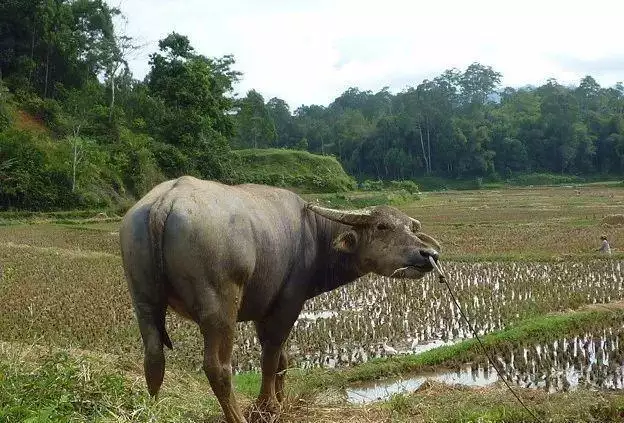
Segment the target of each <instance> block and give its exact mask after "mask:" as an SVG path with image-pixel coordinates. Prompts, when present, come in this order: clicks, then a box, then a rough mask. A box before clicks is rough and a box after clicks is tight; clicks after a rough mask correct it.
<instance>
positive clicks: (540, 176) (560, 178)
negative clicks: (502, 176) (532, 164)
mask: <svg viewBox="0 0 624 423" xmlns="http://www.w3.org/2000/svg"><path fill="white" fill-rule="evenodd" d="M583 182H585V179H583V178H581V177H578V176H573V175H553V174H551V173H531V174H528V175H518V176H516V177H514V178H511V179H510V180H509V183H511V184H513V185H520V186H527V185H560V184H578V183H583Z"/></svg>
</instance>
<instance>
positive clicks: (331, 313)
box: [299, 310, 338, 321]
mask: <svg viewBox="0 0 624 423" xmlns="http://www.w3.org/2000/svg"><path fill="white" fill-rule="evenodd" d="M335 316H338V312H337V311H335V310H320V311H307V312H303V313H301V314H300V315H299V320H312V321H315V320H317V319H329V318H331V317H335Z"/></svg>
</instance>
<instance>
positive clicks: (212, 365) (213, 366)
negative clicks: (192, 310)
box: [199, 299, 246, 423]
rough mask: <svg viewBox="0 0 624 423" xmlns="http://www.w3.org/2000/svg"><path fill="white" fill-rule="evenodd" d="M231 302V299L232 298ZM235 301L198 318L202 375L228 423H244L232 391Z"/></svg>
mask: <svg viewBox="0 0 624 423" xmlns="http://www.w3.org/2000/svg"><path fill="white" fill-rule="evenodd" d="M232 300H234V299H232ZM236 313H237V310H236V301H235V300H234V301H227V299H224V301H222V305H221V306H218V305H216V304H215V305H214V306H212V307H210V308H209V309H206V310H205V312H204V313H203V317H202V318H201V319H200V323H199V325H200V329H201V332H202V335H203V336H204V365H203V367H204V372H205V373H206V377H207V378H208V381H209V382H210V386H211V387H212V390H213V392H214V394H215V396H216V397H217V400H219V404H220V405H221V408H222V409H223V413H224V414H225V420H226V421H227V422H228V423H246V420H245V417H243V414H242V412H241V410H240V407H239V406H238V403H237V401H236V397H235V396H234V390H233V388H232V349H233V346H234V333H235V329H236Z"/></svg>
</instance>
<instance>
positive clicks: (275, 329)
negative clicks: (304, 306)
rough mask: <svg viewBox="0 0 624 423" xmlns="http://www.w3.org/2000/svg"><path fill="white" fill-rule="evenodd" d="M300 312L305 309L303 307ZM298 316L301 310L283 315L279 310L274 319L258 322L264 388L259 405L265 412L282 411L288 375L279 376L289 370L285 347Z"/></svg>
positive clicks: (262, 388)
mask: <svg viewBox="0 0 624 423" xmlns="http://www.w3.org/2000/svg"><path fill="white" fill-rule="evenodd" d="M299 310H301V309H300V308H299ZM282 311H283V309H282ZM285 315H286V316H289V317H290V318H287V317H286V316H285ZM298 315H299V312H298V310H297V311H295V310H288V313H281V312H280V310H276V312H275V313H274V314H273V316H272V318H269V319H266V320H264V321H262V322H256V331H257V333H258V339H259V340H260V344H261V345H262V357H261V363H260V365H261V368H262V385H261V387H260V395H259V396H258V400H257V402H256V405H257V407H258V409H259V410H260V411H261V412H262V411H264V412H269V413H272V414H273V413H277V412H278V411H279V410H280V401H281V400H282V399H283V386H284V375H283V374H280V375H278V373H279V372H281V371H282V370H285V369H286V356H285V355H284V353H283V352H282V348H283V346H284V342H285V341H286V338H288V335H289V334H290V330H291V329H292V326H293V324H294V322H295V320H296V319H297V316H298ZM277 316H280V318H278V317H277Z"/></svg>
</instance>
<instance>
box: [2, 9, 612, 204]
mask: <svg viewBox="0 0 624 423" xmlns="http://www.w3.org/2000/svg"><path fill="white" fill-rule="evenodd" d="M122 18H123V17H122V16H121V13H120V11H119V10H117V9H115V8H111V7H109V6H108V5H107V4H106V3H105V2H104V1H103V0H73V1H69V0H3V1H2V2H0V206H1V207H2V208H30V209H47V208H70V207H92V206H102V205H111V204H116V203H119V202H122V201H123V200H124V199H126V200H128V199H132V198H136V196H139V195H142V194H143V193H145V192H146V190H148V189H149V188H150V187H151V186H153V185H154V184H155V183H157V182H159V181H161V180H163V179H165V178H172V177H175V176H178V175H182V174H192V175H197V176H200V177H203V178H210V179H216V180H221V181H225V182H230V183H232V182H237V181H239V179H240V178H237V174H236V172H234V171H233V169H234V168H235V167H234V163H233V160H236V157H240V155H239V156H237V155H233V154H232V153H231V150H233V149H258V148H262V149H264V148H286V149H292V150H307V151H309V152H312V153H319V154H324V155H333V156H335V157H336V158H337V159H338V160H339V161H340V163H341V164H342V165H343V167H344V168H345V169H346V170H347V171H348V172H349V173H350V174H351V175H353V176H354V177H355V178H357V179H358V180H360V181H363V180H366V179H375V180H377V179H381V180H403V179H412V180H415V181H416V182H418V179H419V178H422V177H424V176H437V177H442V178H454V179H474V178H488V179H492V180H500V179H506V178H510V177H512V176H514V175H518V174H526V173H532V172H547V173H557V174H571V175H572V174H573V175H582V176H589V175H621V174H622V172H623V171H624V86H623V85H622V84H616V85H615V86H614V87H608V88H605V87H601V86H600V85H599V84H598V83H597V82H596V81H595V80H594V79H593V78H592V77H591V76H586V77H584V78H583V79H582V80H581V81H580V82H579V85H578V86H575V87H569V86H563V85H561V84H559V83H558V82H557V81H555V80H549V81H548V82H547V83H546V84H544V85H542V86H540V87H526V88H510V87H507V88H503V87H501V84H500V82H501V78H502V75H501V74H500V73H498V72H496V71H495V70H494V69H492V68H491V67H489V66H485V65H482V64H480V63H473V64H472V65H470V66H468V67H467V68H466V69H465V70H463V71H460V70H457V69H449V70H446V71H444V72H442V73H441V74H440V75H439V76H437V77H435V78H433V79H432V80H425V81H422V82H419V81H414V86H412V87H408V88H406V89H404V90H403V91H401V92H398V93H396V94H393V93H391V92H390V91H389V89H388V88H384V89H382V90H380V91H379V92H376V93H374V92H370V91H362V90H360V89H358V88H356V87H353V88H350V89H348V90H346V91H345V92H344V93H342V94H340V95H339V96H338V97H337V98H336V99H335V100H334V101H333V102H332V103H331V104H329V105H327V106H321V105H309V106H301V107H298V108H296V109H294V110H291V108H290V107H289V105H288V104H286V102H284V101H283V100H281V99H279V98H272V99H269V100H268V101H267V100H266V99H264V98H263V97H262V95H260V94H259V93H258V92H257V91H255V90H251V91H249V92H248V93H247V94H246V95H245V96H244V97H241V98H237V96H235V95H234V87H235V86H236V83H237V81H238V80H239V79H240V78H241V77H242V76H243V75H242V73H241V72H239V70H238V69H236V63H235V58H234V57H232V56H224V57H207V56H205V55H203V54H201V53H200V52H198V51H196V50H195V49H194V48H193V46H192V45H191V43H190V40H189V39H188V38H187V37H186V36H184V35H181V34H178V33H171V34H169V35H168V36H167V37H165V38H164V39H162V40H160V41H159V43H158V49H157V51H155V52H153V53H152V54H151V55H150V56H149V65H150V71H149V73H148V74H147V76H146V77H145V78H144V79H143V80H138V79H136V78H134V77H133V75H132V73H131V72H130V69H129V67H128V60H129V58H130V57H131V56H132V55H133V54H134V53H135V52H136V51H137V50H139V49H141V48H142V47H141V46H140V45H138V44H137V43H136V42H135V40H133V39H131V38H130V37H128V36H126V35H125V34H123V33H122V32H121V31H120V30H119V28H118V27H116V26H115V21H116V20H120V19H122ZM245 157H247V156H245ZM269 182H270V181H269ZM128 201H129V200H128Z"/></svg>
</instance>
